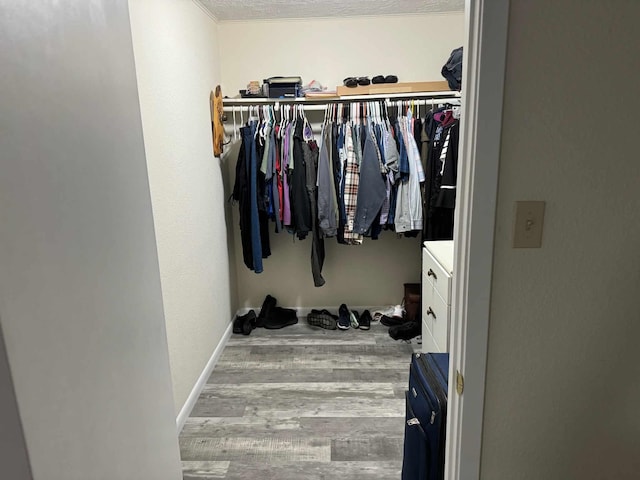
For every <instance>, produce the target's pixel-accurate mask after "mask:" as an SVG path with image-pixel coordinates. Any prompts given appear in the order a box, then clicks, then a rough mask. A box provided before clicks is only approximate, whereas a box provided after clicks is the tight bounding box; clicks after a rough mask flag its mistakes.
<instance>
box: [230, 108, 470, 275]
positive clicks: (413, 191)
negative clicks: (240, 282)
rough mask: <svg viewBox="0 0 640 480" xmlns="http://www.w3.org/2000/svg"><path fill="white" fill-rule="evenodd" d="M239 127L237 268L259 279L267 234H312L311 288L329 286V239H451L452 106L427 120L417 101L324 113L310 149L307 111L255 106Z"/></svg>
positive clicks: (454, 153) (351, 241) (455, 149)
mask: <svg viewBox="0 0 640 480" xmlns="http://www.w3.org/2000/svg"><path fill="white" fill-rule="evenodd" d="M252 108H253V109H255V110H251V111H252V112H255V114H254V115H251V116H250V121H249V122H248V123H247V125H246V126H243V127H242V128H240V138H241V144H240V149H239V154H238V160H237V164H236V179H235V184H234V189H233V194H232V197H233V199H234V200H235V201H236V202H238V204H239V209H240V236H241V243H242V250H243V262H244V264H245V265H246V266H247V267H248V268H250V269H252V270H253V271H254V272H256V273H260V272H262V271H263V269H264V265H263V259H265V258H267V257H269V256H270V254H271V249H270V238H269V228H271V227H270V224H271V223H273V224H274V227H273V228H274V230H275V232H276V233H280V232H283V231H284V232H286V233H288V234H291V235H295V237H297V238H298V239H299V240H304V239H305V238H307V237H308V236H309V235H310V236H311V253H310V263H311V273H312V277H313V282H314V285H315V286H317V287H319V286H322V285H324V284H325V279H324V278H323V276H322V269H323V266H324V260H325V245H324V242H325V239H327V238H336V241H337V242H338V243H341V244H345V245H360V244H362V243H363V241H364V238H365V237H367V238H369V239H372V240H375V239H377V238H378V236H379V235H381V234H383V232H384V231H385V230H390V231H395V232H396V233H398V234H402V235H403V236H417V235H419V234H420V233H422V234H423V236H424V238H425V239H444V238H451V236H452V232H453V212H454V209H455V184H456V179H457V156H458V137H459V125H458V121H457V118H456V116H455V115H454V113H453V112H452V110H451V109H450V108H443V109H438V110H432V112H429V114H428V115H427V116H426V118H425V119H424V121H422V120H421V119H420V118H416V116H415V115H414V111H413V103H411V106H410V104H409V102H397V106H393V107H392V108H389V109H388V108H387V105H386V104H380V103H375V102H366V103H362V102H361V103H357V102H355V103H350V104H335V105H330V106H329V107H328V108H327V110H326V111H325V119H324V122H323V123H322V128H321V131H320V136H319V143H316V141H315V139H314V137H313V132H312V131H311V128H310V125H309V122H308V120H307V118H306V115H305V114H304V109H303V107H302V106H299V105H287V106H283V108H282V110H280V118H279V119H277V118H276V112H275V110H274V108H273V107H272V106H262V107H259V108H258V107H252Z"/></svg>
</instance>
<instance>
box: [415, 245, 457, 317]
mask: <svg viewBox="0 0 640 480" xmlns="http://www.w3.org/2000/svg"><path fill="white" fill-rule="evenodd" d="M426 282H428V283H431V284H432V285H433V286H434V288H435V289H436V290H437V291H438V294H439V295H440V296H441V297H442V299H443V300H444V301H445V303H446V304H447V305H449V304H450V298H451V274H450V273H449V272H448V271H447V270H446V269H445V268H444V267H443V266H442V265H441V264H440V262H438V260H436V258H435V257H434V256H433V255H432V254H431V252H429V250H428V249H426V248H423V249H422V283H423V284H424V283H426Z"/></svg>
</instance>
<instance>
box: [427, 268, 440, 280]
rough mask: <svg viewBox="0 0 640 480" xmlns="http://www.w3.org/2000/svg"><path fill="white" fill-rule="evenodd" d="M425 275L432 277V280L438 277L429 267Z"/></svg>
mask: <svg viewBox="0 0 640 480" xmlns="http://www.w3.org/2000/svg"><path fill="white" fill-rule="evenodd" d="M427 277H433V279H434V280H437V279H438V276H437V275H436V274H435V272H434V271H433V270H431V269H429V271H428V272H427Z"/></svg>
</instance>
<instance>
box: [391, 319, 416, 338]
mask: <svg viewBox="0 0 640 480" xmlns="http://www.w3.org/2000/svg"><path fill="white" fill-rule="evenodd" d="M418 335H422V325H421V322H420V321H417V322H406V323H404V324H402V325H396V326H395V327H391V328H389V336H390V337H391V338H393V339H394V340H411V339H412V338H415V337H417V336H418Z"/></svg>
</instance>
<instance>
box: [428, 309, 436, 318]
mask: <svg viewBox="0 0 640 480" xmlns="http://www.w3.org/2000/svg"><path fill="white" fill-rule="evenodd" d="M427 315H431V316H432V317H433V318H436V314H435V312H434V311H433V309H432V308H431V307H429V308H428V309H427Z"/></svg>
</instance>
